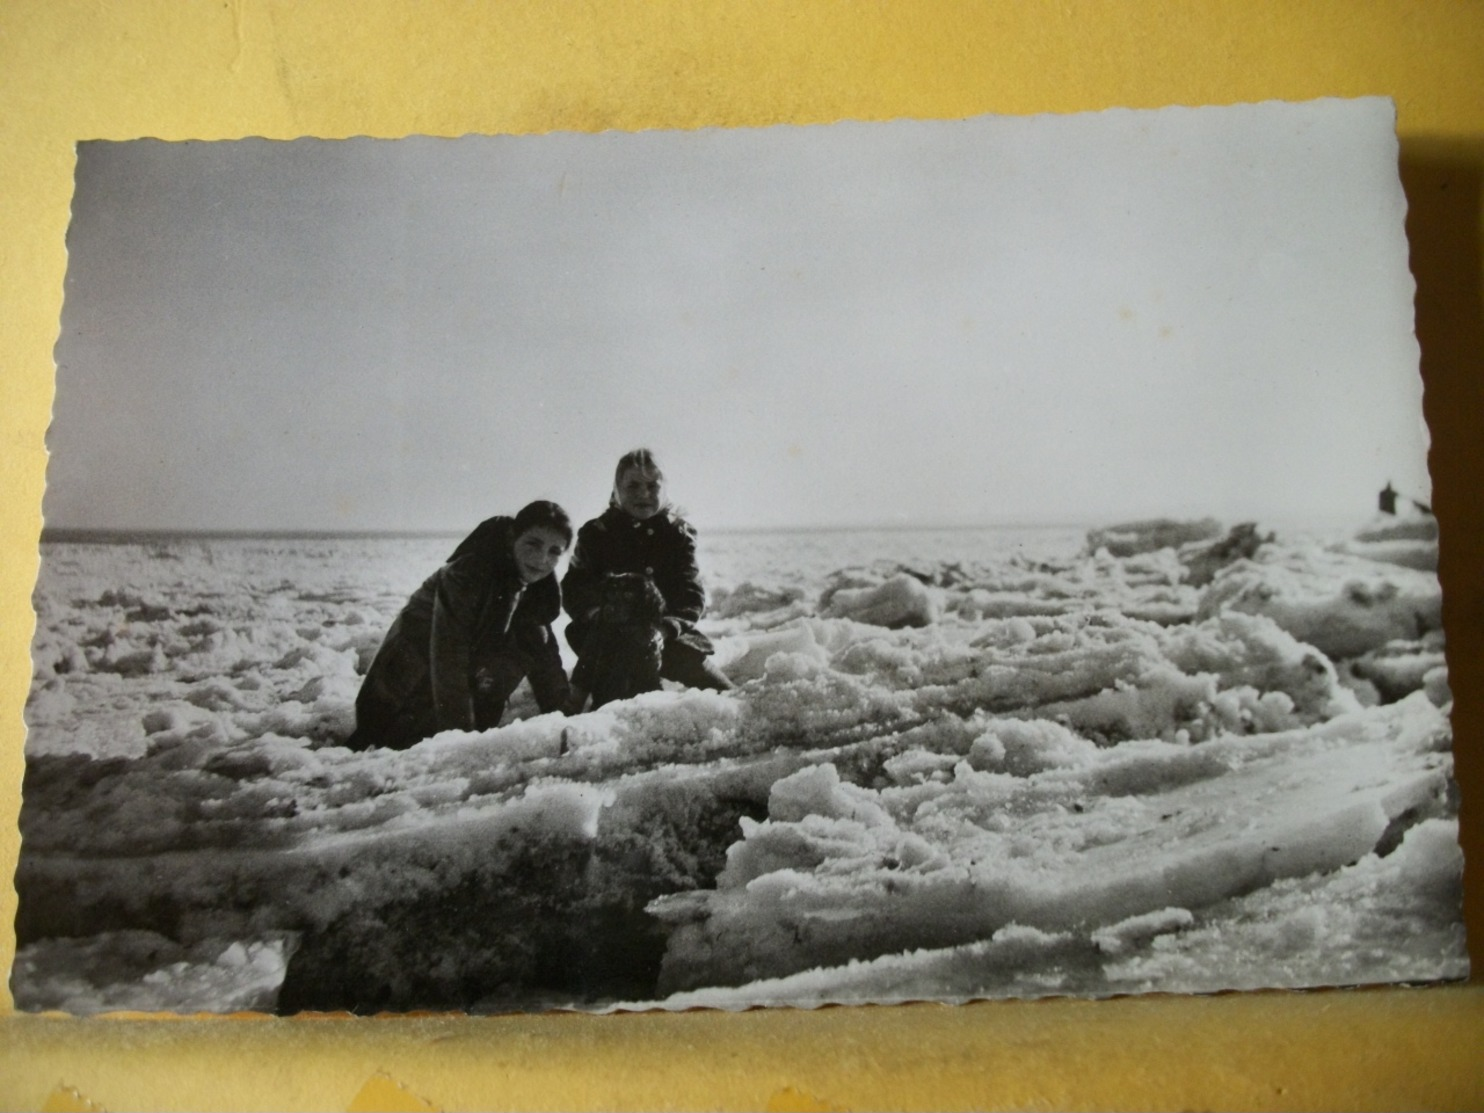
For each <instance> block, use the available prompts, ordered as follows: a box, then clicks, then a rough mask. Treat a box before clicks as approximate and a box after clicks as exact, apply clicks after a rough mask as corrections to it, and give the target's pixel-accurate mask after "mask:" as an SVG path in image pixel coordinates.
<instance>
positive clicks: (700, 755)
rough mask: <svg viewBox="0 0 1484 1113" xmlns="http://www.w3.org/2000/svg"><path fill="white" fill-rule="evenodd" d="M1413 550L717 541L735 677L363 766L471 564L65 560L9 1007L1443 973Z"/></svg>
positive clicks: (603, 999) (386, 755)
mask: <svg viewBox="0 0 1484 1113" xmlns="http://www.w3.org/2000/svg"><path fill="white" fill-rule="evenodd" d="M1424 530H1425V527H1419V526H1416V525H1415V524H1413V525H1410V526H1408V527H1397V526H1394V525H1392V524H1390V523H1373V524H1372V525H1371V526H1370V527H1367V529H1366V530H1364V531H1361V532H1360V533H1357V534H1350V535H1347V536H1343V537H1339V538H1337V539H1335V540H1334V543H1333V544H1329V545H1324V544H1320V543H1318V542H1315V541H1301V540H1286V539H1284V538H1282V537H1278V538H1275V539H1271V540H1270V539H1269V538H1271V534H1270V533H1269V532H1267V531H1257V532H1255V533H1252V532H1249V533H1239V532H1238V531H1233V532H1230V533H1229V532H1228V531H1227V530H1226V528H1225V527H1223V526H1220V525H1219V524H1216V523H1207V522H1200V523H1184V524H1182V523H1135V524H1134V525H1133V526H1127V527H1112V528H1111V529H1109V530H1106V531H1103V532H1102V533H1101V534H1098V535H1096V536H1093V537H1084V536H1083V535H1082V534H1081V533H1077V532H1068V531H1060V532H1054V531H1047V532H1040V533H1036V532H1026V533H1021V534H1012V533H1004V532H1001V533H995V532H992V531H961V532H942V533H930V532H929V533H902V534H892V533H876V534H835V535H818V534H803V535H778V534H773V535H753V536H748V535H731V536H722V537H717V538H713V539H709V540H708V541H707V544H706V547H705V548H704V550H703V553H702V557H703V566H704V567H705V568H706V569H707V571H708V574H709V576H710V587H711V589H712V595H713V608H712V611H711V617H710V618H709V619H708V620H707V622H706V623H705V624H704V628H705V629H706V631H707V633H708V634H710V635H711V636H712V638H713V639H714V641H715V642H716V644H717V647H718V660H719V661H720V663H721V664H722V665H723V666H724V667H725V668H726V669H727V670H728V672H729V673H730V675H731V676H732V677H733V678H734V679H735V680H736V681H738V684H739V686H738V688H737V690H736V691H735V692H732V693H728V694H716V693H705V692H690V691H679V690H668V691H663V692H655V693H650V694H648V695H646V696H642V697H639V698H637V699H634V700H629V701H623V702H620V703H616V704H611V705H609V706H606V707H604V708H603V709H601V710H600V711H596V712H592V713H588V714H585V715H581V716H577V717H574V718H570V719H567V718H563V717H561V716H559V715H538V714H537V713H536V708H535V706H534V702H533V701H532V700H531V699H530V697H529V695H528V693H526V692H524V691H522V692H520V693H518V694H517V696H516V698H515V700H514V701H513V706H512V712H511V715H510V717H509V718H508V719H507V722H506V724H505V725H504V726H502V727H501V728H500V729H498V730H493V731H488V732H484V733H482V734H461V733H456V732H454V733H449V734H445V735H441V736H439V737H437V738H433V739H429V740H427V741H425V742H423V743H421V744H419V745H417V746H415V747H413V748H412V749H410V750H408V751H405V752H402V753H391V752H371V753H352V752H350V751H347V750H345V749H343V748H342V747H340V746H338V745H337V743H338V740H339V739H340V738H342V737H344V735H345V734H346V733H347V732H348V731H349V729H350V727H351V725H352V721H353V710H352V708H353V700H354V696H355V692H356V689H357V687H358V685H359V681H360V676H361V674H362V673H363V671H364V669H365V667H366V665H367V663H368V661H369V658H370V656H371V654H372V653H374V651H375V648H376V646H377V644H378V643H379V640H380V637H381V635H382V633H383V632H384V630H385V628H386V625H387V624H388V623H389V622H390V619H391V617H392V616H393V615H394V614H395V613H396V611H397V609H398V608H399V607H400V605H401V603H402V602H403V600H404V599H405V597H406V595H407V594H408V593H409V592H410V591H411V590H412V589H413V588H414V587H415V586H416V585H417V584H418V583H419V582H420V581H421V579H422V578H423V577H424V576H425V575H426V574H427V572H428V571H429V570H430V569H431V568H432V567H434V566H436V564H437V562H438V561H439V560H440V559H442V557H443V556H445V555H447V551H448V549H449V547H450V543H449V541H448V540H444V539H432V540H376V541H335V542H326V541H310V542H303V541H301V542H280V541H245V540H242V541H211V542H204V541H156V542H150V543H142V544H138V545H79V544H69V545H48V546H46V548H45V552H44V560H43V571H42V579H41V583H40V585H39V587H38V590H37V595H36V600H37V604H36V605H37V612H38V630H37V635H36V640H35V649H34V657H35V682H34V684H33V689H32V694H31V699H30V702H29V704H28V707H27V721H28V724H29V727H30V732H29V734H28V739H27V758H28V760H27V773H26V782H25V786H24V802H23V808H22V815H21V825H22V835H23V844H22V857H21V862H20V868H19V870H18V874H17V885H18V888H19V890H20V896H21V900H20V911H19V916H18V920H17V930H18V937H19V943H20V952H19V954H18V956H17V961H16V965H15V969H14V972H13V976H12V985H13V989H14V992H15V995H16V999H17V1003H18V1005H19V1006H20V1007H21V1008H27V1009H42V1008H62V1009H66V1010H69V1011H73V1012H92V1011H99V1010H103V1009H112V1008H158V1009H180V1010H192V1009H200V1008H207V1009H216V1010H230V1009H236V1008H265V1007H272V1006H273V1005H275V1004H276V1005H277V1006H278V1007H280V1008H285V1009H299V1008H354V1009H359V1010H363V1011H364V1010H371V1009H380V1008H389V1009H408V1008H474V1009H499V1008H512V1007H514V1008H533V1007H545V1006H551V1005H578V1006H586V1007H618V1006H621V1005H622V1003H624V1002H629V1003H637V1002H646V1001H656V1000H659V1001H663V1003H665V1004H667V1005H674V1006H679V1005H686V1004H696V1003H701V1004H717V1005H723V1006H734V1005H745V1004H751V1003H758V1002H791V1003H805V1004H807V1003H818V1002H821V1001H828V1000H895V999H903V998H912V997H929V998H940V999H946V1000H957V999H962V998H967V997H974V996H999V995H1037V994H1045V993H1085V994H1099V993H1110V992H1126V991H1130V990H1139V991H1144V990H1163V991H1179V990H1191V989H1213V988H1223V987H1238V986H1242V987H1247V986H1258V985H1265V986H1279V985H1313V984H1325V983H1331V984H1332V983H1351V982H1370V981H1389V980H1398V979H1406V980H1426V979H1436V978H1451V977H1458V976H1461V975H1462V974H1463V973H1464V972H1465V971H1466V959H1465V957H1464V950H1463V941H1462V929H1461V921H1460V918H1459V903H1458V901H1459V877H1460V872H1461V862H1460V860H1459V855H1458V851H1457V844H1456V837H1455V834H1454V832H1455V828H1454V826H1453V815H1454V801H1453V796H1452V792H1451V780H1450V753H1449V744H1450V735H1449V730H1448V724H1447V717H1446V712H1447V709H1448V701H1449V696H1448V690H1447V678H1446V677H1447V674H1446V666H1445V664H1444V662H1443V656H1442V650H1443V642H1442V633H1441V628H1440V622H1439V614H1440V594H1439V589H1438V585H1437V579H1436V576H1435V575H1434V574H1432V573H1431V572H1429V571H1426V570H1425V569H1426V567H1427V553H1426V550H1427V549H1428V547H1429V546H1430V547H1431V550H1432V552H1433V553H1434V554H1435V550H1436V540H1435V537H1429V536H1426V535H1425V532H1424ZM1109 540H1113V541H1114V542H1115V544H1114V546H1113V548H1119V551H1121V552H1126V555H1117V554H1116V553H1115V552H1114V551H1113V548H1110V546H1109V544H1108V541H1109ZM1397 545H1406V546H1412V547H1414V549H1415V548H1416V547H1419V546H1420V547H1421V550H1422V557H1421V558H1420V559H1415V560H1409V561H1398V560H1396V559H1394V558H1395V556H1396V552H1395V549H1394V547H1395V546H1397ZM1376 546H1391V547H1392V548H1391V549H1386V550H1384V551H1382V550H1374V547H1376ZM1368 547H1370V548H1368ZM1373 550H1374V551H1373ZM1432 559H1433V560H1434V563H1435V556H1434V557H1433V558H1432ZM1196 581H1200V583H1199V584H1198V583H1197V582H1196ZM670 994H673V996H668V997H667V995H670Z"/></svg>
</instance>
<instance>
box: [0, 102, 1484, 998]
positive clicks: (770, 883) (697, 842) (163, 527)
mask: <svg viewBox="0 0 1484 1113" xmlns="http://www.w3.org/2000/svg"><path fill="white" fill-rule="evenodd" d="M1394 122H1395V117H1394V109H1393V106H1392V104H1391V102H1390V101H1388V100H1385V99H1380V98H1365V99H1359V100H1325V101H1314V102H1308V103H1301V104H1289V103H1278V102H1271V103H1265V104H1255V105H1235V106H1225V107H1206V108H1190V107H1172V108H1166V109H1160V110H1138V111H1135V110H1112V111H1108V112H1102V113H1095V114H1084V115H1068V116H1036V117H978V118H972V119H963V120H951V121H913V120H898V121H892V122H876V123H867V122H846V123H836V124H829V125H819V126H812V127H796V126H793V127H770V128H757V129H712V130H702V131H685V132H682V131H651V132H639V133H620V132H604V133H600V134H545V135H523V136H478V135H469V136H464V137H461V138H457V139H447V138H432V137H412V138H403V139H375V138H349V139H334V140H328V139H312V138H307V139H299V140H294V141H292V142H285V141H269V140H263V139H254V138H244V139H237V140H225V141H219V142H200V141H191V142H165V141H160V140H155V139H137V140H130V141H90V142H84V143H80V144H79V145H78V149H77V172H76V192H75V197H74V201H73V210H72V222H71V225H70V228H69V231H68V236H67V250H68V271H67V280H66V289H65V300H64V307H63V311H62V318H61V328H60V334H59V338H58V342H57V347H56V362H57V379H56V384H57V385H56V402H55V410H54V417H53V423H52V426H51V429H50V432H49V435H48V449H49V452H50V463H49V468H48V475H47V491H46V501H45V506H44V512H45V529H44V532H43V535H42V538H41V568H40V575H39V581H38V583H37V587H36V591H35V596H34V600H35V610H36V632H35V639H34V643H33V665H34V678H33V683H32V687H31V692H30V697H29V700H28V702H27V707H26V724H27V738H26V773H25V781H24V785H23V796H22V807H21V815H20V826H21V840H22V841H21V853H20V862H19V866H18V869H17V874H16V878H15V884H16V888H17V891H18V894H19V911H18V915H17V921H16V933H17V954H16V959H15V963H14V967H13V969H12V971H11V974H10V985H11V989H12V992H13V994H14V998H15V1002H16V1007H17V1008H18V1009H21V1010H27V1011H45V1010H62V1011H65V1012H68V1013H73V1014H80V1015H85V1014H95V1013H99V1012H107V1011H115V1010H144V1011H167V1012H170V1011H173V1012H197V1011H207V1012H237V1011H243V1010H257V1011H265V1012H278V1013H282V1014H293V1013H299V1012H304V1011H340V1010H348V1011H351V1012H354V1013H357V1014H374V1013H378V1012H406V1011H412V1010H439V1011H468V1012H476V1013H494V1012H507V1011H531V1010H545V1009H581V1010H593V1011H613V1010H634V1009H650V1008H665V1009H681V1008H690V1007H697V1006H702V1007H714V1008H744V1007H751V1006H757V1005H774V1006H795V1007H798V1006H803V1007H810V1006H816V1005H820V1004H825V1003H862V1002H878V1003H879V1002H899V1001H911V1000H936V1001H946V1002H960V1001H967V1000H972V999H979V998H994V997H1042V996H1084V997H1107V996H1112V995H1120V994H1132V993H1147V992H1165V993H1172V992H1173V993H1187V992H1209V991H1216V990H1229V989H1254V988H1271V987H1313V986H1349V985H1362V984H1375V983H1397V982H1406V983H1417V982H1435V981H1443V980H1453V979H1460V978H1463V977H1466V976H1467V974H1468V958H1467V953H1466V949H1465V939H1464V927H1463V920H1462V913H1461V904H1460V899H1461V878H1462V870H1463V860H1462V854H1461V852H1460V850H1459V845H1458V837H1457V835H1458V831H1457V820H1456V816H1457V810H1458V804H1459V801H1458V793H1457V789H1456V787H1455V785H1454V782H1453V779H1452V733H1451V730H1450V726H1449V712H1450V709H1451V696H1450V694H1449V688H1448V676H1447V667H1446V664H1445V660H1444V645H1445V642H1444V633H1443V628H1442V619H1441V603H1442V599H1441V590H1440V587H1439V583H1438V578H1437V574H1436V569H1437V554H1438V534H1437V523H1436V520H1435V519H1434V517H1433V515H1432V512H1431V509H1430V506H1429V503H1430V500H1431V492H1430V484H1429V478H1428V471H1427V449H1428V435H1427V430H1426V427H1425V425H1424V422H1423V417H1422V408H1421V399H1422V382H1421V379H1420V377H1419V374H1418V347H1417V343H1416V340H1415V338H1414V335H1413V310H1412V297H1413V291H1414V287H1413V281H1412V278H1411V274H1410V271H1409V269H1408V254H1407V241H1406V236H1405V230H1404V219H1405V214H1406V198H1405V196H1404V194H1403V191H1402V187H1401V183H1400V180H1399V178H1398V174H1397V141H1396V138H1395V134H1394Z"/></svg>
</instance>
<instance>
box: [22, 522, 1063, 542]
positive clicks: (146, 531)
mask: <svg viewBox="0 0 1484 1113" xmlns="http://www.w3.org/2000/svg"><path fill="white" fill-rule="evenodd" d="M1087 528H1089V527H1088V525H1087V523H1085V522H946V523H944V522H910V523H900V522H887V523H881V522H864V523H859V524H841V525H807V526H794V525H770V526H708V527H707V528H706V532H707V533H708V534H747V533H754V534H756V533H860V532H867V531H870V532H882V533H887V532H908V531H911V530H929V531H945V532H946V531H951V530H975V529H1087ZM468 532H469V529H467V528H452V529H450V528H442V529H278V528H275V529H214V528H209V527H207V528H178V527H170V526H164V527H160V526H43V527H42V528H41V540H42V541H43V542H46V541H52V542H57V541H62V542H66V541H90V540H97V541H105V540H118V541H126V540H133V539H139V538H163V539H171V540H174V539H182V540H226V541H230V540H249V539H257V540H274V541H309V540H357V539H375V538H399V539H408V540H418V539H422V538H427V539H433V538H445V537H463V536H465V535H466V534H467V533H468Z"/></svg>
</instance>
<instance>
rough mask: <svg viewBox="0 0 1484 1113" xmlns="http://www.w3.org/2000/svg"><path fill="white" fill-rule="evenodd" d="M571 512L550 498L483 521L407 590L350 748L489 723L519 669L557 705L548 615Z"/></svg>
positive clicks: (563, 696) (560, 701)
mask: <svg viewBox="0 0 1484 1113" xmlns="http://www.w3.org/2000/svg"><path fill="white" fill-rule="evenodd" d="M571 544H572V522H571V519H569V518H568V517H567V512H566V511H565V510H563V509H562V508H561V507H560V506H558V505H557V504H556V503H554V502H545V501H538V502H533V503H531V504H530V505H528V506H526V507H525V508H524V509H522V510H521V512H520V513H519V514H517V515H516V516H515V517H513V518H510V517H503V516H502V517H495V518H489V519H487V520H486V521H484V522H481V523H480V524H479V526H478V527H476V528H475V530H474V532H473V533H471V534H470V535H469V536H468V537H466V538H465V539H464V540H463V541H462V542H461V543H460V544H459V546H458V548H456V549H455V550H454V551H453V554H452V555H451V556H450V557H449V558H448V562H447V563H446V564H444V565H443V566H442V567H441V568H439V569H438V571H436V572H434V573H433V574H432V575H431V576H429V577H428V579H427V580H426V581H424V583H423V585H422V586H421V587H420V588H418V589H417V591H416V592H414V593H413V595H412V598H411V599H409V600H408V601H407V605H406V606H404V607H403V608H402V612H401V613H400V614H399V615H397V618H396V620H395V621H394V622H393V623H392V625H391V628H390V629H389V630H388V631H387V634H386V638H385V639H384V640H383V641H382V643H381V648H380V649H379V650H377V653H376V657H375V659H374V660H373V661H372V662H371V668H370V669H369V670H368V671H367V673H366V679H365V680H364V681H362V683H361V690H360V693H359V694H358V695H357V696H356V729H355V732H354V733H353V734H351V736H350V737H349V738H348V739H347V740H346V742H345V745H346V746H348V747H349V748H350V749H353V750H365V749H370V748H372V747H386V748H388V749H395V750H402V749H406V748H407V747H408V746H411V745H413V744H414V743H415V742H418V741H420V740H422V739H424V738H430V737H432V736H433V735H435V734H438V733H439V732H441V731H445V730H489V729H491V728H493V727H496V726H499V725H500V718H501V716H502V715H503V714H504V712H505V703H506V701H507V700H508V699H509V698H510V696H511V694H512V693H513V692H514V691H515V689H516V687H517V686H518V685H519V684H520V682H521V680H523V679H525V678H526V677H529V678H530V681H531V690H532V692H533V693H534V694H535V696H536V703H537V704H538V705H539V706H540V708H541V710H542V711H565V710H566V709H567V707H568V700H569V698H570V686H569V684H568V682H567V674H566V671H565V670H564V669H563V668H562V658H561V651H560V648H559V647H558V646H557V643H556V637H555V636H554V635H553V634H552V631H551V624H552V623H553V622H554V621H555V620H556V619H557V618H558V617H559V616H560V614H561V592H560V590H559V588H558V586H557V579H556V566H557V561H558V560H560V559H561V557H562V555H563V554H564V553H565V552H566V551H567V548H568V547H569V546H570V545H571Z"/></svg>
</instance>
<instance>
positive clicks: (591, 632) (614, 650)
mask: <svg viewBox="0 0 1484 1113" xmlns="http://www.w3.org/2000/svg"><path fill="white" fill-rule="evenodd" d="M562 601H563V605H564V606H565V607H566V609H567V613H568V614H569V615H571V616H572V621H571V624H570V625H568V627H567V641H568V643H569V644H570V645H571V646H572V648H573V649H575V650H576V651H577V667H576V668H575V669H574V670H573V672H572V684H573V689H574V691H573V696H572V705H573V707H574V708H577V709H580V708H581V707H582V704H583V702H584V701H585V699H586V698H587V696H588V694H589V693H591V695H592V697H593V706H594V707H601V706H603V704H605V703H607V702H609V701H610V700H615V699H626V698H627V697H629V696H632V695H637V694H638V693H639V692H648V691H653V690H654V689H656V688H658V687H659V686H660V680H661V678H663V679H665V680H673V681H675V682H677V683H680V684H684V685H687V686H688V687H692V688H708V689H711V690H712V691H719V692H720V691H726V690H728V689H730V688H731V687H732V682H731V681H730V680H728V679H727V678H726V676H725V675H724V674H723V673H722V671H721V670H720V669H718V668H717V667H716V666H715V665H714V664H712V662H711V661H710V660H709V659H708V658H709V657H710V655H711V654H712V652H713V651H714V647H713V646H712V644H711V641H710V639H709V638H707V637H706V635H705V634H702V633H701V632H700V631H699V630H697V629H696V622H697V621H699V620H700V617H701V615H702V613H703V612H704V611H705V609H706V590H705V588H704V587H702V585H701V573H700V569H699V568H698V567H697V566H696V531H695V530H694V529H692V528H691V526H690V524H689V523H688V522H686V520H685V519H684V518H682V517H680V516H679V515H678V514H677V513H676V512H675V511H674V509H673V508H672V507H671V506H670V503H669V501H668V500H667V499H666V498H665V476H664V473H663V472H662V471H661V470H660V466H659V463H658V462H657V461H656V460H655V458H654V454H653V453H652V452H650V451H649V449H647V448H639V449H635V450H634V451H633V452H630V453H628V454H626V455H625V456H624V457H623V458H622V459H620V460H619V462H618V467H617V468H616V469H615V470H614V477H613V494H612V495H611V497H610V499H609V505H608V509H607V510H605V511H604V512H603V513H602V514H601V515H600V516H598V517H597V518H594V519H593V520H592V521H590V522H588V523H587V524H586V525H584V526H583V527H582V529H580V530H579V531H578V532H577V547H576V548H575V549H574V550H573V552H572V562H571V564H570V565H569V566H568V568H567V574H566V576H564V577H563V579H562Z"/></svg>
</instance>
